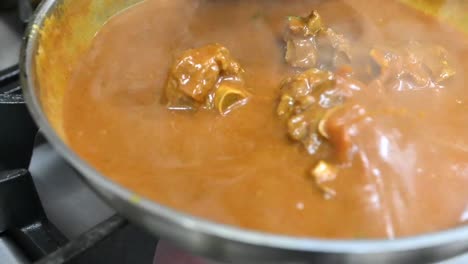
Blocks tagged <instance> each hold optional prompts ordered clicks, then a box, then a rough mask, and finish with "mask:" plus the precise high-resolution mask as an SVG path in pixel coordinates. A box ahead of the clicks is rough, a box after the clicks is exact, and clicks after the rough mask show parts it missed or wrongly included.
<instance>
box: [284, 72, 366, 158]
mask: <svg viewBox="0 0 468 264" xmlns="http://www.w3.org/2000/svg"><path fill="white" fill-rule="evenodd" d="M362 87H364V85H363V84H361V83H360V82H358V81H356V80H354V79H352V78H351V77H350V72H349V71H348V70H341V71H339V72H338V73H336V74H333V73H332V72H329V71H322V70H318V69H315V68H312V69H310V70H307V71H305V72H303V73H299V74H297V75H294V76H292V77H289V78H287V79H286V80H284V81H283V84H282V88H281V99H280V102H279V104H278V107H277V114H278V116H279V117H280V118H281V119H283V120H285V122H286V124H287V128H288V135H289V137H290V138H291V139H293V140H296V141H299V142H301V143H302V144H303V145H304V147H305V148H306V150H307V152H308V153H309V154H315V153H316V152H317V151H318V150H319V148H320V146H322V145H323V144H324V141H326V137H327V135H326V134H325V132H324V130H323V129H320V128H321V126H320V124H321V120H322V119H323V118H324V117H326V116H327V115H328V114H329V113H330V112H331V111H333V110H334V109H336V108H337V107H340V106H341V105H342V104H343V103H344V102H345V100H346V98H348V97H350V96H352V95H353V93H355V92H357V91H359V90H360V89H362Z"/></svg>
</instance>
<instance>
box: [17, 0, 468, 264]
mask: <svg viewBox="0 0 468 264" xmlns="http://www.w3.org/2000/svg"><path fill="white" fill-rule="evenodd" d="M140 1H141V0H140ZM161 1H162V2H163V1H169V0H161ZM138 2H139V0H46V1H44V2H43V3H42V4H41V6H40V7H39V9H38V11H37V13H36V15H35V17H34V19H33V20H32V21H31V23H30V25H29V28H28V31H27V34H26V36H25V41H24V46H23V50H22V55H21V81H22V87H23V92H24V96H25V100H26V102H27V106H28V108H29V110H30V112H31V113H32V115H33V118H34V119H35V120H36V122H37V124H38V125H39V126H40V128H41V130H42V131H43V133H44V135H45V136H46V137H47V139H48V140H49V142H50V143H51V144H52V145H53V146H54V147H55V148H56V149H57V150H58V152H60V153H61V154H62V155H63V156H64V157H65V158H66V160H67V161H68V162H69V163H70V164H71V165H72V166H74V167H75V168H76V169H77V170H78V171H79V172H80V173H81V175H82V177H83V179H84V180H85V181H86V182H87V183H88V184H89V185H90V186H91V187H92V188H93V189H94V190H95V191H96V192H97V193H98V194H100V195H101V196H102V197H103V198H104V199H105V200H106V201H107V202H108V203H109V204H110V205H111V206H112V207H114V208H115V209H116V210H117V211H118V212H120V213H121V214H122V215H123V216H125V217H127V218H128V219H130V220H131V221H132V222H134V223H137V224H139V225H141V226H143V227H145V228H146V229H147V230H148V231H150V232H152V233H154V234H155V235H157V236H160V237H163V238H165V239H168V240H170V241H172V242H173V243H175V244H176V245H178V246H180V247H182V248H184V249H187V250H188V251H190V252H193V253H196V254H200V255H204V256H207V257H209V258H213V259H218V260H223V261H227V262H236V263H325V262H326V261H330V262H326V263H359V264H363V263H421V262H432V261H436V260H439V259H443V258H447V257H450V256H454V255H457V254H460V253H461V252H465V251H468V227H458V228H454V229H451V230H447V231H443V232H439V233H433V234H427V235H422V236H417V237H410V238H404V239H395V240H323V239H314V238H298V237H288V236H279V235H274V234H266V233H259V232H253V231H249V230H245V229H239V228H235V227H232V226H225V225H220V224H216V223H213V222H210V221H207V220H204V219H199V218H196V217H192V216H190V215H187V214H184V213H181V212H178V211H175V210H172V209H170V208H167V207H164V206H162V205H160V204H157V203H156V202H154V201H150V200H147V199H145V198H143V197H139V196H138V194H135V193H133V192H132V191H130V190H128V189H126V188H124V187H122V186H120V185H118V184H116V183H114V182H112V181H111V180H109V179H108V178H106V177H105V176H104V175H101V174H100V173H99V172H97V171H96V170H95V169H94V168H92V167H91V166H90V165H88V164H87V163H86V162H85V161H83V160H82V159H81V158H80V157H79V156H77V155H76V154H75V153H74V152H73V150H71V149H70V148H69V147H68V146H67V139H66V137H65V135H64V133H63V130H62V110H61V109H62V102H63V100H62V99H63V94H64V91H65V90H66V87H67V80H68V79H69V77H70V72H71V68H72V67H73V65H74V63H75V62H76V60H77V58H78V57H79V56H80V54H81V53H82V52H83V51H84V50H85V49H86V48H87V47H88V45H89V43H90V42H91V40H92V38H93V36H94V34H95V33H96V32H97V30H98V29H99V28H100V27H101V26H102V25H103V24H104V23H105V21H106V20H107V19H109V17H111V16H112V15H114V14H116V13H117V12H119V11H121V10H123V9H125V8H127V7H129V6H130V5H133V4H137V3H138ZM406 2H410V1H408V0H406ZM413 2H415V3H417V4H416V5H419V6H421V5H420V4H421V3H422V2H424V1H413ZM428 2H431V1H428ZM437 2H440V1H437ZM452 2H457V1H452ZM458 2H463V1H458ZM431 10H432V9H427V10H426V11H428V12H431Z"/></svg>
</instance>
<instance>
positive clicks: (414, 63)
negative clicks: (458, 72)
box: [370, 41, 455, 90]
mask: <svg viewBox="0 0 468 264" xmlns="http://www.w3.org/2000/svg"><path fill="white" fill-rule="evenodd" d="M370 55H371V57H372V58H373V60H374V61H375V62H376V63H377V64H378V65H379V67H380V75H379V76H378V77H377V79H376V82H379V83H380V84H381V85H382V86H384V87H389V88H393V89H396V90H417V89H424V88H443V87H444V83H445V82H446V81H447V80H449V79H450V78H451V77H452V76H453V75H455V70H454V68H453V67H452V66H451V63H449V58H448V52H447V50H445V48H443V47H442V46H437V45H428V44H427V45H423V44H421V43H419V42H416V41H411V42H409V43H408V44H406V45H404V46H402V45H400V46H398V47H377V48H374V49H372V50H371V52H370Z"/></svg>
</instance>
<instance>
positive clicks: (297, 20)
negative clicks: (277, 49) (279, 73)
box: [284, 11, 351, 69]
mask: <svg viewBox="0 0 468 264" xmlns="http://www.w3.org/2000/svg"><path fill="white" fill-rule="evenodd" d="M284 40H285V41H286V56H285V59H286V62H287V63H288V64H290V65H291V66H293V67H298V68H305V69H307V68H312V67H317V68H322V69H333V68H335V67H336V66H338V65H342V64H345V63H347V62H349V60H350V59H351V51H350V50H351V47H350V43H349V41H348V40H347V39H346V38H345V37H344V36H343V35H340V34H338V33H336V32H335V31H333V30H332V29H331V28H327V27H326V26H325V25H324V23H323V21H322V18H321V17H320V15H319V14H318V12H317V11H313V12H312V13H311V14H310V15H309V16H307V17H297V16H291V17H288V26H287V32H286V34H285V37H284Z"/></svg>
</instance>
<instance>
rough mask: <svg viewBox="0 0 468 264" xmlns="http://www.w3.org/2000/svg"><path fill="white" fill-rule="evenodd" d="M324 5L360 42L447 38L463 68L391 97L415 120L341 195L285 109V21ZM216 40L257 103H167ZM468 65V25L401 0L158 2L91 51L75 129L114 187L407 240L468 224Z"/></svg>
mask: <svg viewBox="0 0 468 264" xmlns="http://www.w3.org/2000/svg"><path fill="white" fill-rule="evenodd" d="M312 9H317V10H318V11H319V12H320V14H321V15H322V17H323V18H324V20H325V21H327V24H328V25H330V26H331V27H332V28H334V29H335V30H336V31H338V32H342V33H343V34H348V36H349V37H350V38H351V39H352V41H353V45H360V44H361V43H377V44H378V43H388V42H398V41H407V40H411V39H416V40H418V41H421V42H431V43H437V44H440V45H443V46H444V47H445V48H446V49H447V50H448V51H449V52H450V53H451V54H453V57H454V58H455V64H456V65H455V67H456V69H457V74H456V76H455V78H454V79H453V80H452V81H451V82H450V84H449V85H447V87H446V88H445V89H440V90H437V91H432V90H425V91H418V92H411V93H410V92H407V93H405V92H402V93H399V94H397V95H394V96H393V97H391V98H388V101H389V102H392V104H393V102H394V109H393V110H391V111H396V112H398V111H403V112H405V113H406V112H409V113H410V115H408V116H409V117H405V118H400V119H398V118H394V119H392V118H388V117H382V118H381V119H380V121H381V124H382V126H381V127H382V131H383V132H382V133H383V134H382V135H380V134H379V135H380V136H379V137H378V142H375V141H372V140H374V139H373V138H372V137H369V138H365V137H364V138H363V139H362V140H368V141H369V142H368V144H369V145H372V144H374V145H375V146H376V148H375V149H374V150H375V151H374V152H371V153H375V157H376V158H375V159H373V158H372V157H370V158H369V164H370V165H369V164H368V165H369V166H368V167H366V168H363V165H359V164H355V165H353V166H351V167H349V168H347V169H345V170H343V171H341V172H340V175H339V177H338V178H337V179H336V181H335V182H334V188H335V190H336V192H337V195H336V197H334V198H333V199H329V200H326V199H324V198H323V196H322V195H321V193H320V192H319V191H318V190H317V188H316V187H315V185H314V184H313V181H312V180H311V179H310V178H309V177H308V176H307V175H308V171H309V170H310V168H311V165H312V164H314V162H316V161H317V158H316V157H314V156H310V155H307V154H306V153H305V151H304V149H302V148H301V146H299V145H298V144H296V143H294V142H293V141H291V140H289V139H288V137H287V135H286V132H285V128H284V124H283V123H282V122H281V121H280V120H278V118H277V116H276V114H275V109H276V106H277V104H278V96H279V92H280V91H279V84H280V83H281V81H282V80H283V79H284V78H285V77H286V76H288V75H289V74H291V72H292V70H291V69H290V68H289V67H288V66H287V65H286V64H285V63H284V48H283V46H282V45H283V44H282V33H283V29H284V25H285V18H286V17H287V16H289V15H307V14H308V13H309V12H310V10H312ZM214 42H218V43H221V44H222V45H224V46H226V47H227V48H229V50H230V51H231V53H232V55H233V56H234V57H235V58H236V59H237V60H238V61H239V62H240V63H241V65H242V66H243V67H244V69H245V71H246V84H247V86H248V87H249V89H250V91H251V92H252V94H253V96H252V99H251V100H250V102H249V103H248V104H247V105H246V106H244V107H241V108H239V109H236V110H235V111H233V112H232V113H230V114H229V115H227V116H225V117H223V116H220V115H219V114H217V113H215V112H212V111H205V110H200V111H198V112H196V113H183V112H173V111H170V110H167V109H166V108H165V106H164V105H162V104H161V103H160V99H161V95H162V91H163V89H164V84H165V81H166V78H167V74H168V71H169V68H170V65H171V63H172V62H173V61H174V58H175V56H176V55H177V54H178V53H180V52H181V51H183V50H185V49H188V48H194V47H200V46H202V45H205V44H209V43H214ZM466 73H468V41H467V39H466V38H465V37H464V36H462V34H461V33H459V32H456V31H455V30H453V29H451V28H449V27H447V26H444V25H441V24H439V23H438V22H437V21H435V20H433V19H432V18H429V17H426V16H425V15H423V14H420V13H418V12H416V11H413V10H411V9H409V8H407V7H405V6H403V5H401V4H398V3H396V2H392V1H384V0H381V1H380V0H379V1H364V0H354V1H352V0H349V1H344V0H343V1H314V0H310V1H307V0H302V1H299V0H296V1H286V0H284V1H281V0H274V1H271V0H251V1H227V0H225V1H224V0H219V1H214V0H204V1H189V0H175V1H161V0H147V1H145V2H143V3H141V4H139V5H136V6H134V7H132V8H130V9H128V10H126V11H125V12H123V13H121V14H119V15H117V16H115V17H114V18H112V19H111V20H110V21H109V22H108V23H107V24H106V25H105V26H104V27H103V28H102V30H101V31H100V32H99V34H98V35H97V36H96V38H95V39H94V41H93V43H92V46H91V48H90V49H89V51H88V52H87V53H86V54H84V55H83V56H82V58H81V61H80V63H79V65H77V66H76V68H75V69H74V75H73V78H72V80H71V81H70V87H69V90H68V91H67V93H66V97H65V100H66V102H65V103H64V105H65V109H64V113H65V122H64V123H65V131H66V135H67V139H68V143H69V144H70V145H71V147H72V148H73V149H74V150H75V151H76V152H77V153H78V154H79V155H80V156H81V157H82V158H84V159H85V160H86V161H87V162H89V163H90V164H92V165H93V166H94V167H95V168H96V169H97V170H99V171H100V172H102V173H103V174H105V175H106V176H108V177H109V178H110V179H112V180H113V181H115V182H117V183H119V184H121V185H123V186H125V187H127V188H129V189H130V190H133V191H135V192H136V193H138V194H140V195H142V196H145V197H147V198H150V199H153V200H154V201H156V202H158V203H161V204H163V205H166V206H169V207H172V208H175V209H179V210H181V211H183V212H186V213H189V214H192V215H196V216H199V217H203V218H207V219H210V220H213V221H216V222H219V223H224V224H230V225H236V226H240V227H243V228H248V229H255V230H260V231H266V232H273V233H280V234H288V235H296V236H316V237H325V238H375V237H390V238H391V237H395V236H407V235H413V234H419V233H424V232H431V231H436V230H441V229H446V228H450V227H454V226H456V225H458V224H461V223H463V222H465V221H466V220H467V219H468V192H467V189H468V137H467V135H468V108H467V104H468V100H467V99H468V93H467V91H466V89H465V87H466V85H465V83H466V80H465V77H466V76H467V75H466ZM362 103H364V104H365V102H362ZM395 109H396V110H395ZM401 109H404V110H401ZM376 119H377V120H379V119H378V118H376ZM374 162H375V163H374ZM372 164H374V165H375V167H372V166H371V165H372Z"/></svg>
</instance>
